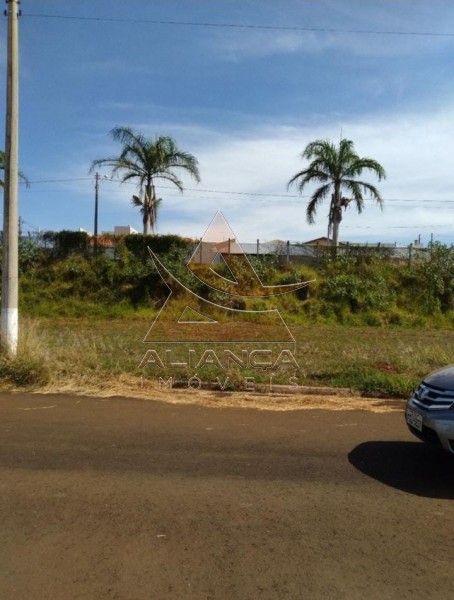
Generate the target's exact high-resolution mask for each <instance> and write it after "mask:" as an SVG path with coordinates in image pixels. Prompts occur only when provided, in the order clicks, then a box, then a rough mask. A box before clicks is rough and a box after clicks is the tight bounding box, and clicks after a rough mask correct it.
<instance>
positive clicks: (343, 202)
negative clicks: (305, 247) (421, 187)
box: [287, 139, 386, 246]
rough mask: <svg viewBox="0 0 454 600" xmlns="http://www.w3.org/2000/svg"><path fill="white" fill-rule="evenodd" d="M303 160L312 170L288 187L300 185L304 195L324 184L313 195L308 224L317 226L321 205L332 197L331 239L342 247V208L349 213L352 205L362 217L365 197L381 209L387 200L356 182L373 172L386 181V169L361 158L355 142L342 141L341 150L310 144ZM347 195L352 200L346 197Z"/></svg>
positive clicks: (325, 144) (323, 142)
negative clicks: (315, 185) (366, 172)
mask: <svg viewBox="0 0 454 600" xmlns="http://www.w3.org/2000/svg"><path fill="white" fill-rule="evenodd" d="M301 158H303V159H306V160H309V161H311V162H310V163H309V166H308V167H307V168H305V169H303V170H302V171H299V172H298V173H296V175H294V176H293V177H292V178H291V179H290V181H289V182H288V184H287V188H288V189H289V188H290V187H291V186H292V185H297V187H298V190H299V191H300V192H301V193H302V192H303V190H304V189H305V188H306V186H307V185H308V184H313V183H320V184H322V185H320V186H319V187H318V188H317V189H316V190H315V191H314V193H313V194H312V196H311V198H310V200H309V203H308V205H307V209H306V216H307V221H308V223H314V222H315V220H314V219H315V215H316V212H317V208H318V205H319V204H320V203H321V202H322V201H323V200H324V199H325V198H326V197H327V196H328V194H331V204H330V209H329V216H328V236H329V235H330V234H331V232H332V235H333V244H334V245H335V246H337V245H338V244H339V225H340V223H341V221H342V208H344V209H346V208H347V207H348V206H349V205H350V203H351V202H353V203H354V204H355V205H356V208H357V210H358V212H359V213H361V212H362V211H363V208H364V196H363V194H369V195H370V196H371V198H372V199H373V200H375V201H376V202H377V203H378V204H379V206H380V207H382V206H383V199H382V197H381V195H380V192H379V191H378V190H377V188H376V187H375V186H373V185H371V184H370V183H367V182H365V181H359V180H357V179H356V178H357V177H358V176H359V175H361V173H362V172H363V171H364V170H369V171H372V172H373V173H374V174H375V175H376V176H377V177H378V180H379V181H381V180H382V179H384V178H385V177H386V174H385V170H384V169H383V167H382V166H381V165H380V164H379V163H378V162H377V161H375V160H373V159H372V158H361V157H359V156H358V155H357V154H356V152H355V149H354V146H353V142H352V141H350V140H346V139H342V140H341V141H340V142H339V146H336V145H335V144H333V143H332V142H330V141H329V140H315V141H314V142H311V143H309V144H308V145H307V146H306V148H305V149H304V151H303V152H302V154H301ZM343 191H344V192H346V193H347V195H348V197H345V196H343V195H342V192H343Z"/></svg>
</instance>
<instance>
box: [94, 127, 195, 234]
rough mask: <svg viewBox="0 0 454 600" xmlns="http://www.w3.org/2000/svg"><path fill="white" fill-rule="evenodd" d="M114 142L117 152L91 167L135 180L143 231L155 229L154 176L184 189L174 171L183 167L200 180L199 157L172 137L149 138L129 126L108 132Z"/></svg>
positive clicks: (149, 231) (133, 201)
mask: <svg viewBox="0 0 454 600" xmlns="http://www.w3.org/2000/svg"><path fill="white" fill-rule="evenodd" d="M110 134H111V136H112V138H113V139H114V140H115V141H116V142H120V144H122V145H123V149H122V151H121V153H120V155H119V156H114V157H110V158H100V159H97V160H94V161H93V162H92V165H91V168H90V171H91V172H92V171H93V170H94V169H96V168H97V167H102V166H106V167H111V168H112V173H111V177H114V176H115V175H117V174H119V175H120V180H121V182H122V183H124V182H126V181H130V180H132V181H136V182H137V185H138V189H139V195H134V196H133V197H132V204H133V205H134V206H136V207H138V208H140V211H141V212H142V215H143V232H144V234H145V235H148V234H150V233H152V232H153V231H154V228H155V226H156V220H157V207H158V204H159V203H160V199H158V198H157V197H156V190H155V181H156V179H165V180H167V181H170V183H172V184H173V185H175V186H176V187H177V188H178V189H179V190H180V191H183V183H182V181H181V180H180V179H179V178H178V176H177V175H176V174H175V171H185V172H186V173H188V174H189V175H190V176H191V177H193V178H194V179H195V180H196V181H197V182H198V181H200V175H199V169H198V161H197V159H196V158H195V157H194V156H193V155H192V154H189V153H188V152H183V151H182V150H180V149H179V148H178V146H177V144H176V142H175V140H173V139H172V138H171V137H166V136H159V137H156V138H154V139H148V138H146V137H145V136H144V135H142V134H141V133H139V132H137V131H134V130H133V129H131V128H130V127H114V129H112V131H111V132H110Z"/></svg>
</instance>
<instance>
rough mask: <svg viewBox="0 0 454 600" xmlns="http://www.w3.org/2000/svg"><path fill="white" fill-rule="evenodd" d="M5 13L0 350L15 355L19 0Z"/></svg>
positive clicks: (11, 0)
mask: <svg viewBox="0 0 454 600" xmlns="http://www.w3.org/2000/svg"><path fill="white" fill-rule="evenodd" d="M6 4H7V6H8V10H7V11H5V12H6V14H7V16H8V63H7V85H6V128H5V132H6V136H5V187H4V203H3V273H2V303H1V307H2V308H1V310H2V312H1V342H2V348H3V350H4V351H6V352H7V353H8V354H9V355H10V356H13V357H14V356H16V354H17V340H18V334H19V310H18V283H19V265H18V249H19V235H18V234H19V231H18V177H19V175H18V158H19V135H18V132H19V22H18V21H19V4H20V1H19V0H6Z"/></svg>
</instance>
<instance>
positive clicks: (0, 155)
mask: <svg viewBox="0 0 454 600" xmlns="http://www.w3.org/2000/svg"><path fill="white" fill-rule="evenodd" d="M5 166H6V155H5V153H4V152H3V150H0V171H5ZM19 179H21V180H22V181H23V182H24V183H25V184H26V186H27V187H29V186H30V183H29V181H28V179H27V177H26V176H25V175H24V174H23V173H22V172H21V171H19ZM4 187H5V182H4V180H3V177H1V178H0V188H1V189H3V188H4Z"/></svg>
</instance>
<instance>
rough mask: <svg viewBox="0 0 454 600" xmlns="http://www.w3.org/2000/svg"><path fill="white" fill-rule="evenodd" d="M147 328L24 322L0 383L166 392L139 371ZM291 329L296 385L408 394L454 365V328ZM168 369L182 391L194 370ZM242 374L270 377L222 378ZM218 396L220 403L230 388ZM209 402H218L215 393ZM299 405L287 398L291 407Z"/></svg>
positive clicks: (208, 372)
mask: <svg viewBox="0 0 454 600" xmlns="http://www.w3.org/2000/svg"><path fill="white" fill-rule="evenodd" d="M149 326H150V321H147V320H144V319H137V320H131V319H124V320H92V319H86V320H85V319H59V320H55V319H48V320H47V319H46V320H44V319H42V320H36V319H24V320H23V322H22V332H21V343H20V347H21V350H20V354H19V359H18V360H17V361H15V362H13V363H9V364H8V365H6V367H5V361H3V367H4V369H3V377H2V379H3V382H4V386H5V385H9V386H10V387H18V386H28V387H29V388H35V389H40V390H41V391H43V390H47V391H57V390H58V391H64V392H72V393H96V394H101V395H113V394H118V395H124V394H125V395H131V396H135V397H144V398H146V397H150V395H153V397H157V396H158V395H161V394H164V395H165V394H166V393H167V392H166V390H160V389H159V386H158V383H157V382H158V378H159V375H162V376H164V373H163V372H162V371H161V372H159V371H157V370H156V369H155V370H154V371H153V369H151V370H150V369H148V371H146V372H144V370H140V369H139V368H138V365H139V363H140V361H141V359H142V357H143V355H144V354H145V351H146V350H147V348H148V347H149V346H148V347H147V345H146V344H143V343H142V340H143V338H144V337H145V335H146V333H147V331H148V329H149ZM292 333H293V335H294V336H295V338H296V340H297V346H296V357H297V360H298V363H299V365H300V367H301V369H300V371H299V373H298V374H297V375H298V383H299V384H300V385H305V386H311V385H318V386H319V385H325V386H335V387H339V386H340V387H348V388H351V389H353V390H357V391H359V392H362V393H363V394H364V395H369V396H370V395H372V396H374V395H380V394H381V395H387V396H391V397H392V396H395V397H405V396H406V395H407V394H408V393H409V391H410V390H411V389H412V387H413V386H414V385H415V384H416V383H417V381H418V379H419V378H420V377H421V376H423V375H424V374H426V373H427V372H429V371H431V370H433V369H435V368H437V367H441V366H443V365H446V364H450V363H454V332H453V331H426V330H404V329H402V330H397V329H393V330H389V329H375V328H346V327H335V328H326V327H302V326H296V327H292ZM5 369H6V370H5ZM201 371H202V372H199V373H198V374H199V376H200V377H201V378H202V379H203V380H204V381H205V380H206V381H207V382H208V381H211V382H213V381H215V379H216V376H217V374H216V372H215V370H214V369H212V368H209V367H205V369H202V370H201ZM173 374H174V375H175V376H176V377H177V378H180V379H181V380H182V382H183V383H182V386H183V388H184V387H186V390H183V389H182V390H181V391H178V390H175V389H174V390H173V391H172V396H173V397H174V398H175V397H178V398H180V396H181V397H182V396H183V395H184V394H186V396H187V395H188V391H187V378H188V377H190V376H191V375H192V374H194V373H192V372H190V370H188V369H181V370H180V371H179V372H177V373H173ZM293 374H294V371H293V370H292V371H291V372H289V371H286V372H284V373H282V374H279V373H277V374H275V375H274V379H273V382H274V383H287V382H288V377H289V376H290V375H293ZM246 375H247V376H254V377H255V379H256V381H257V382H260V381H261V382H263V383H267V382H268V381H269V374H268V373H266V372H265V373H263V372H257V371H254V370H252V369H249V370H248V371H247V372H245V373H243V372H242V371H241V370H240V369H237V370H236V371H235V370H230V371H225V372H223V374H222V376H221V378H222V379H223V380H224V379H225V377H227V376H229V377H231V380H232V381H234V382H235V383H236V387H237V388H240V389H241V387H242V382H243V379H244V376H246ZM165 376H166V377H168V376H169V373H166V374H165ZM190 393H192V392H190ZM209 393H210V392H207V394H209ZM214 394H216V393H214ZM243 396H244V394H243ZM210 397H211V396H210ZM222 397H223V398H224V400H225V399H226V398H227V397H228V393H227V392H225V393H223V394H222ZM262 397H263V396H262ZM207 398H208V397H207ZM207 398H205V401H206V402H208V400H207ZM241 398H242V396H241V395H237V398H236V400H235V402H240V401H241V402H244V403H246V404H247V405H248V406H251V402H253V400H252V398H253V393H252V392H248V393H247V394H246V397H245V398H244V399H243V400H241ZM273 398H274V399H273V401H272V403H271V404H273V405H274V406H279V405H280V406H281V407H282V406H284V405H286V402H287V401H286V400H285V399H284V400H282V401H280V400H279V399H278V396H273ZM210 401H211V400H210ZM232 401H233V400H232ZM326 401H327V400H326V398H325V399H324V403H325V404H326ZM213 402H214V404H216V402H217V400H216V397H215V399H214V400H213ZM299 402H300V401H299V400H298V399H297V398H296V396H295V395H292V400H291V403H292V405H295V403H296V404H298V403H299ZM304 402H305V403H306V404H307V400H305V401H304ZM335 402H337V403H339V399H338V398H337V400H336V401H335ZM345 402H347V403H348V401H347V400H346V401H345ZM311 403H312V405H313V404H314V399H313V398H312V400H311ZM223 404H224V402H223Z"/></svg>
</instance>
